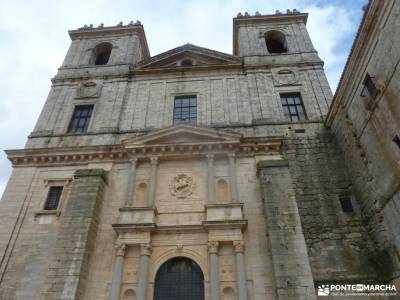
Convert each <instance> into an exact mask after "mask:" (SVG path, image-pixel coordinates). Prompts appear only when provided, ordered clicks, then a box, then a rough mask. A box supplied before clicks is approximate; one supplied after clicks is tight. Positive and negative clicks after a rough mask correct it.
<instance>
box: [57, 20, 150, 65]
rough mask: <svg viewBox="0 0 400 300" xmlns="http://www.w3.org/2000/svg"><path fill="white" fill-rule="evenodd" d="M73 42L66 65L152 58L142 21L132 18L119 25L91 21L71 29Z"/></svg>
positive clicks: (115, 62) (117, 62) (102, 63)
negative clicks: (125, 23) (134, 20)
mask: <svg viewBox="0 0 400 300" xmlns="http://www.w3.org/2000/svg"><path fill="white" fill-rule="evenodd" d="M69 36H70V37H71V40H72V43H71V46H70V48H69V50H68V53H67V55H66V57H65V59H64V62H63V64H62V67H61V70H62V69H64V68H76V67H93V66H100V65H107V66H115V65H121V64H135V63H138V62H139V61H141V60H143V59H146V58H149V56H150V54H149V49H148V46H147V42H146V39H145V35H144V29H143V26H142V24H141V23H140V22H139V21H137V22H136V23H134V22H132V21H131V22H130V23H129V24H128V25H125V26H124V25H123V24H122V22H120V23H119V24H118V25H117V26H112V27H104V26H103V24H100V25H99V26H98V27H96V28H95V27H93V26H92V25H90V26H87V25H85V26H84V27H81V28H79V29H77V30H70V31H69Z"/></svg>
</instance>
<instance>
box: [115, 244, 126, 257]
mask: <svg viewBox="0 0 400 300" xmlns="http://www.w3.org/2000/svg"><path fill="white" fill-rule="evenodd" d="M125 248H126V245H125V244H122V243H117V244H116V245H115V249H116V250H117V253H116V255H117V256H124V254H125Z"/></svg>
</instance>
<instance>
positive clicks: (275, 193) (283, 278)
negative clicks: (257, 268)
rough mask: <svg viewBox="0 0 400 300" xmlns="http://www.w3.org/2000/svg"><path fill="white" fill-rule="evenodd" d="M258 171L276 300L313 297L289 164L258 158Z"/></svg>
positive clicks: (311, 281) (312, 286)
mask: <svg viewBox="0 0 400 300" xmlns="http://www.w3.org/2000/svg"><path fill="white" fill-rule="evenodd" d="M258 173H259V179H260V185H261V191H262V196H263V198H264V201H265V202H264V210H265V215H266V221H267V231H268V237H269V242H270V244H271V249H272V263H273V269H274V273H275V274H274V275H275V281H276V288H277V294H278V299H279V300H281V299H282V300H283V299H285V300H286V299H307V300H313V299H316V295H315V289H314V280H313V276H312V273H311V267H310V261H309V258H308V253H307V247H306V242H305V239H304V235H303V231H302V227H301V222H300V216H299V212H298V208H297V202H296V198H295V193H294V187H293V183H292V179H291V176H290V170H289V164H288V162H287V161H283V160H271V161H260V162H259V163H258ZM282 244H284V245H285V247H282Z"/></svg>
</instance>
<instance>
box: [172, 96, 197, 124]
mask: <svg viewBox="0 0 400 300" xmlns="http://www.w3.org/2000/svg"><path fill="white" fill-rule="evenodd" d="M173 123H174V124H179V123H191V124H196V123H197V97H196V96H195V95H190V96H176V97H175V101H174V117H173Z"/></svg>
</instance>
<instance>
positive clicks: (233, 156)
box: [227, 152, 236, 159]
mask: <svg viewBox="0 0 400 300" xmlns="http://www.w3.org/2000/svg"><path fill="white" fill-rule="evenodd" d="M227 155H228V157H229V158H230V159H233V158H235V157H236V153H235V152H229V153H228V154H227Z"/></svg>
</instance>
